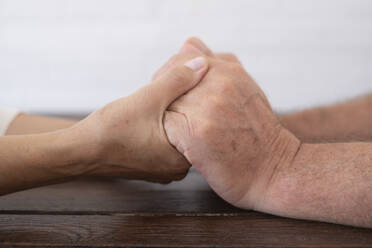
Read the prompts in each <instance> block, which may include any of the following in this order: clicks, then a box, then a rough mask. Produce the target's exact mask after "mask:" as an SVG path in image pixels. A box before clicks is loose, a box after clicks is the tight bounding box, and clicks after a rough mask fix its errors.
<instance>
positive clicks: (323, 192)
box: [257, 143, 372, 227]
mask: <svg viewBox="0 0 372 248" xmlns="http://www.w3.org/2000/svg"><path fill="white" fill-rule="evenodd" d="M274 175H275V176H274V177H273V180H272V183H271V184H270V186H269V188H268V190H267V191H266V192H267V193H266V194H265V197H264V200H263V201H262V202H261V204H260V205H259V206H258V209H257V210H260V211H264V212H269V213H272V214H277V215H281V216H287V217H293V218H301V219H310V220H320V221H327V222H333V223H340V224H347V225H354V226H363V227H372V194H371V191H372V143H334V144H303V145H302V146H301V148H300V150H299V152H298V153H297V155H296V156H295V158H294V160H293V162H292V163H290V164H289V165H286V164H283V165H280V166H279V167H278V168H277V171H276V172H275V174H274Z"/></svg>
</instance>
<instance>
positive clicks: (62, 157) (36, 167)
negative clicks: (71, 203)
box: [0, 131, 93, 195]
mask: <svg viewBox="0 0 372 248" xmlns="http://www.w3.org/2000/svg"><path fill="white" fill-rule="evenodd" d="M69 133H70V132H66V131H57V132H51V133H44V134H35V135H15V136H4V137H0V148H1V149H0V195H3V194H7V193H11V192H15V191H19V190H23V189H27V188H32V187H37V186H41V185H46V184H52V183H57V182H62V181H67V180H71V179H73V178H75V177H77V176H79V175H82V174H84V173H85V172H87V171H88V170H90V169H91V167H92V166H93V165H92V164H90V163H89V162H88V160H87V159H85V157H84V156H83V154H82V153H80V152H79V151H81V150H80V149H81V148H84V149H90V148H89V146H88V143H86V142H87V140H86V141H84V139H78V136H75V137H74V135H71V134H69ZM88 153H89V151H87V150H86V151H85V154H88ZM86 158H88V157H86ZM92 158H93V157H92Z"/></svg>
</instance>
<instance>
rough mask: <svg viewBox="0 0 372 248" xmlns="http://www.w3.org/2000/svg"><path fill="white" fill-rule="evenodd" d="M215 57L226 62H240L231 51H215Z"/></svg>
mask: <svg viewBox="0 0 372 248" xmlns="http://www.w3.org/2000/svg"><path fill="white" fill-rule="evenodd" d="M216 57H217V58H219V59H222V60H225V61H228V62H233V63H239V64H241V62H240V61H239V59H238V57H236V56H235V55H234V54H232V53H217V54H216Z"/></svg>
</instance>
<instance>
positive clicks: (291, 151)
mask: <svg viewBox="0 0 372 248" xmlns="http://www.w3.org/2000/svg"><path fill="white" fill-rule="evenodd" d="M301 147H302V144H301V142H300V140H299V139H298V138H297V137H296V136H294V135H293V134H292V133H291V132H290V131H288V130H287V129H285V128H283V127H281V126H280V128H279V131H278V134H277V136H276V138H275V139H274V141H273V142H272V145H271V146H270V148H269V149H267V150H266V151H264V154H263V155H262V157H263V158H262V160H261V163H260V165H259V167H258V169H257V172H256V174H255V176H254V179H253V182H252V186H251V187H250V189H249V191H248V193H247V197H245V198H246V202H247V204H248V206H250V209H253V210H258V211H263V210H264V209H266V208H267V205H268V204H269V203H270V199H267V198H268V196H269V194H268V192H269V191H271V189H272V188H273V187H275V186H274V185H275V182H276V181H277V180H278V177H279V176H280V175H281V174H282V172H283V171H286V170H287V168H289V167H291V166H292V163H293V161H294V160H295V158H296V157H297V155H298V153H299V151H300V150H301Z"/></svg>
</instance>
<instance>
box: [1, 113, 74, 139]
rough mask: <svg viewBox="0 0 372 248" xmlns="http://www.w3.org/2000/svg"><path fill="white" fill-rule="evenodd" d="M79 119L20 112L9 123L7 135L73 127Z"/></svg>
mask: <svg viewBox="0 0 372 248" xmlns="http://www.w3.org/2000/svg"><path fill="white" fill-rule="evenodd" d="M76 122H77V121H75V120H68V119H62V118H54V117H45V116H38V115H29V114H19V115H18V116H17V117H16V118H15V119H14V120H13V121H12V122H11V123H10V125H9V127H8V129H7V131H6V135H20V134H36V133H44V132H51V131H55V130H60V129H64V128H68V127H71V126H72V125H74V124H75V123H76Z"/></svg>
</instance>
